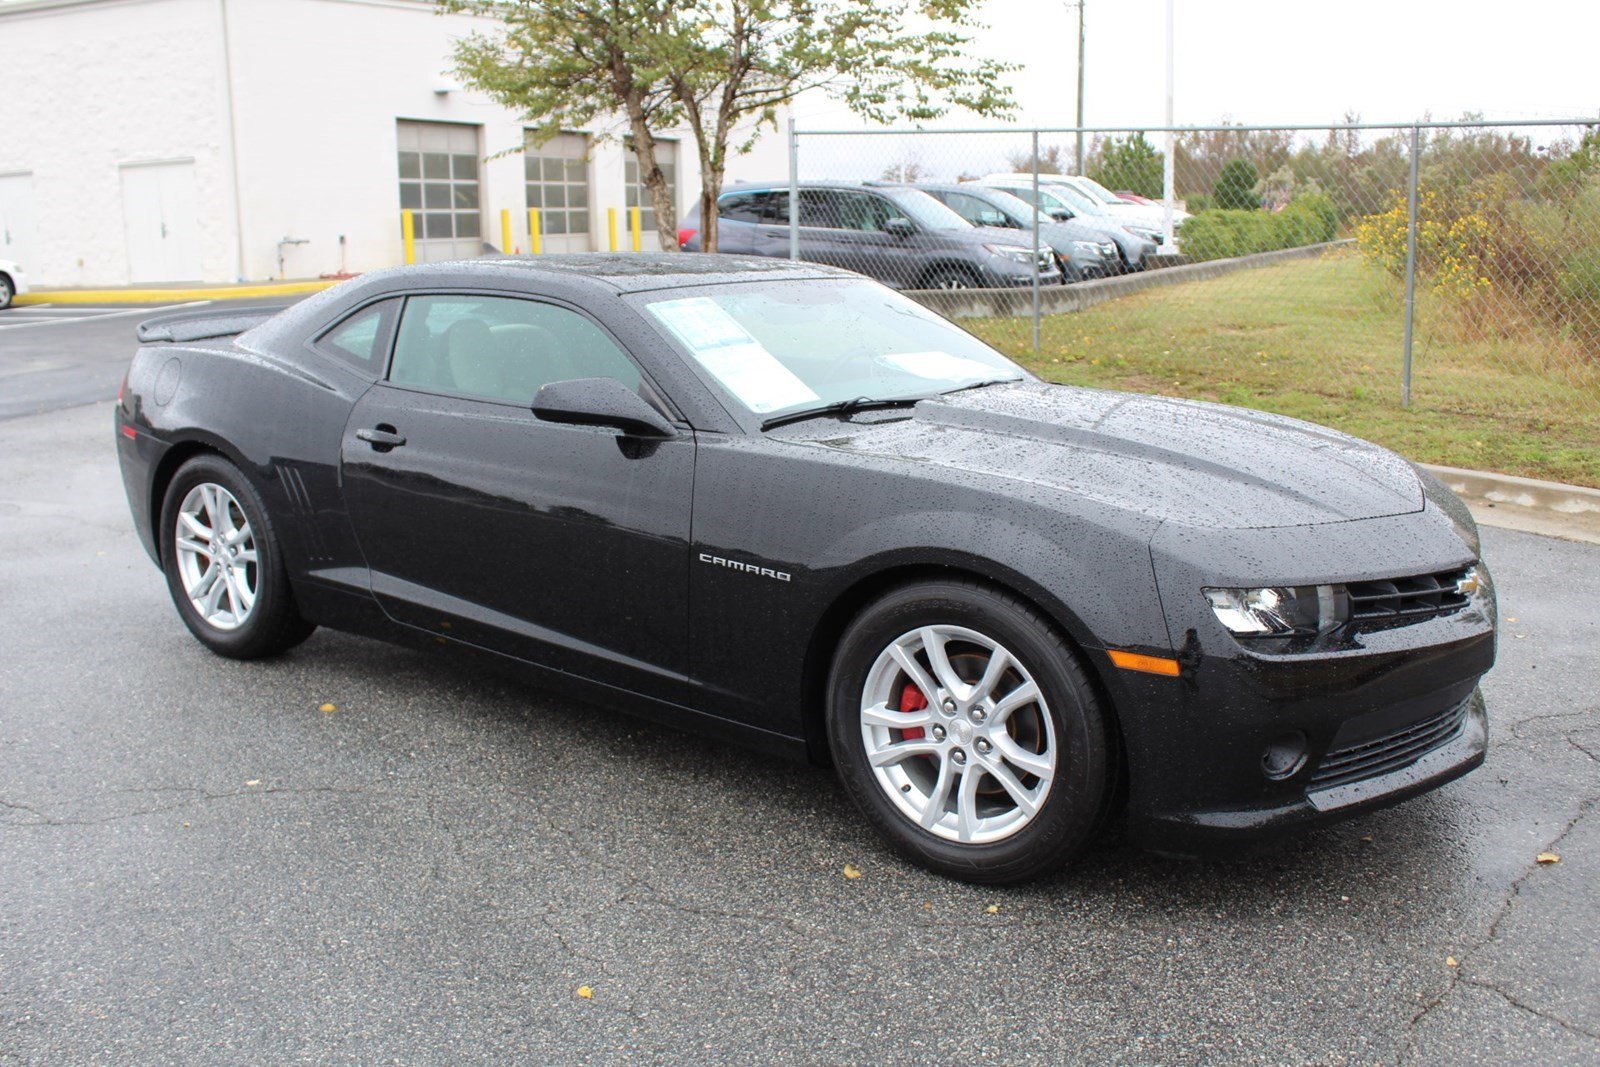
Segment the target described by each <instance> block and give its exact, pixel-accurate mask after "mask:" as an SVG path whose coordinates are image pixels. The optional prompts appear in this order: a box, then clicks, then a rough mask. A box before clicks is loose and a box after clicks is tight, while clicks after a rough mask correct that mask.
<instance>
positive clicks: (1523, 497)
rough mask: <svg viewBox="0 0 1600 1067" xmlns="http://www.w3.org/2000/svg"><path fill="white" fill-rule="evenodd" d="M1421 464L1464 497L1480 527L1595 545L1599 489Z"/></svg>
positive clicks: (1597, 541)
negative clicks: (1494, 527)
mask: <svg viewBox="0 0 1600 1067" xmlns="http://www.w3.org/2000/svg"><path fill="white" fill-rule="evenodd" d="M1421 466H1422V467H1423V468H1424V469H1425V470H1427V471H1428V472H1429V473H1430V474H1432V475H1433V476H1434V477H1435V478H1438V479H1439V480H1440V481H1441V482H1443V483H1444V484H1445V485H1448V486H1449V487H1450V489H1451V491H1452V492H1454V493H1455V494H1456V495H1457V496H1459V497H1460V498H1461V499H1462V500H1464V501H1466V503H1467V506H1468V507H1469V508H1471V509H1472V514H1473V517H1474V518H1476V519H1477V520H1478V522H1479V523H1481V524H1482V525H1484V526H1498V527H1502V528H1504V529H1508V530H1522V531H1524V532H1526V533H1537V534H1543V535H1545V536H1547V537H1562V538H1566V539H1567V540H1569V541H1586V542H1588V543H1590V544H1596V545H1600V489H1590V488H1588V487H1587V486H1582V485H1566V484H1564V483H1562V482H1543V481H1539V480H1538V479H1537V478H1519V477H1517V476H1516V475H1514V474H1492V473H1490V472H1488V471H1472V470H1463V469H1462V468H1460V467H1440V466H1436V465H1434V464H1430V463H1424V464H1421Z"/></svg>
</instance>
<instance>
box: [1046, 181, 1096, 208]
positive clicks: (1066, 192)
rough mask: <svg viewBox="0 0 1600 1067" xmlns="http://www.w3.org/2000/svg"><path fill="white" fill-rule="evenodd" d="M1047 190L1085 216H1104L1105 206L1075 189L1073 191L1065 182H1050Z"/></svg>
mask: <svg viewBox="0 0 1600 1067" xmlns="http://www.w3.org/2000/svg"><path fill="white" fill-rule="evenodd" d="M1049 190H1050V195H1052V196H1055V197H1058V198H1059V199H1061V200H1064V201H1066V203H1067V204H1068V205H1069V206H1071V207H1073V208H1076V209H1077V210H1078V211H1082V212H1084V213H1085V214H1089V215H1104V214H1105V213H1106V206H1105V205H1104V204H1102V203H1100V201H1098V200H1095V199H1094V198H1092V197H1090V196H1088V195H1087V194H1085V193H1081V192H1079V191H1078V190H1077V189H1074V188H1073V187H1072V186H1070V185H1068V184H1066V183H1065V182H1051V183H1050V184H1049Z"/></svg>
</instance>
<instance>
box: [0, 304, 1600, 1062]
mask: <svg viewBox="0 0 1600 1067" xmlns="http://www.w3.org/2000/svg"><path fill="white" fill-rule="evenodd" d="M128 324H129V320H123V322H122V326H121V327H119V328H126V326H127V325H128ZM97 325H98V326H99V327H100V328H106V329H109V325H110V324H108V323H100V324H95V323H85V324H83V325H82V326H74V327H70V328H61V327H54V326H48V327H40V328H38V329H36V330H18V331H14V332H3V331H0V398H3V397H5V395H6V394H5V391H6V390H8V389H10V388H12V384H11V383H14V382H17V381H27V380H29V379H27V376H26V375H22V376H20V377H19V376H17V375H14V374H11V367H8V361H9V362H10V364H11V366H14V365H15V362H16V359H17V358H20V357H18V356H17V348H16V347H15V342H16V338H18V337H19V336H21V335H24V334H36V333H40V332H45V331H50V330H55V331H58V332H61V333H63V334H66V333H67V332H68V330H77V329H83V328H89V327H94V326H97ZM30 343H32V342H30ZM119 343H123V342H119ZM126 344H127V347H128V349H129V350H130V351H131V341H128V342H126ZM83 351H84V352H92V351H93V346H85V347H84V349H83ZM75 358H76V357H75ZM81 358H83V359H85V360H86V361H88V362H94V363H95V365H98V366H104V367H106V368H108V369H110V370H114V371H115V374H114V375H112V387H111V388H112V391H113V392H114V390H115V379H116V378H120V367H117V366H116V358H115V357H114V356H113V355H111V354H107V355H104V356H99V357H92V358H91V356H88V355H84V356H81ZM122 358H123V359H125V358H126V356H123V357H122ZM96 361H97V362H96ZM23 391H24V392H25V391H26V390H23ZM17 395H19V394H18V393H12V394H11V398H12V399H15V398H16V396H17ZM46 406H49V405H48V400H46ZM1484 554H1485V557H1486V559H1487V560H1488V561H1489V563H1490V566H1491V567H1492V568H1493V569H1494V571H1495V575H1496V580H1497V584H1498V587H1499V590H1500V596H1501V609H1502V615H1503V617H1504V623H1505V625H1504V632H1503V635H1502V643H1501V660H1500V663H1499V665H1498V666H1497V667H1496V668H1495V670H1494V672H1493V673H1492V674H1491V675H1490V676H1489V678H1488V679H1487V681H1486V683H1485V687H1484V688H1485V692H1486V694H1487V696H1488V699H1489V706H1490V713H1491V717H1492V727H1491V730H1492V736H1491V752H1490V756H1489V759H1488V762H1487V763H1486V764H1485V766H1484V767H1483V768H1481V769H1480V770H1478V771H1477V772H1475V773H1473V774H1471V775H1469V776H1468V777H1467V778H1465V779H1463V780H1461V781H1459V782H1456V783H1453V784H1451V785H1449V786H1447V787H1445V788H1444V789H1442V790H1440V791H1439V792H1437V793H1434V794H1430V795H1428V796H1425V797H1422V798H1419V799H1417V800H1414V801H1411V802H1409V803H1407V804H1404V805H1401V806H1400V807H1397V808H1394V809H1391V810H1388V811H1384V812H1381V813H1377V814H1375V815H1372V816H1368V817H1366V818H1362V819H1358V820H1355V821H1352V822H1348V823H1345V824H1342V825H1340V826H1338V827H1335V828H1332V829H1330V830H1326V831H1323V832H1320V833H1317V834H1314V835H1311V836H1308V837H1304V838H1300V839H1297V840H1295V841H1292V842H1291V843H1289V844H1288V845H1286V846H1284V847H1282V848H1280V849H1277V850H1275V851H1272V852H1268V853H1265V854H1262V855H1258V856H1254V857H1249V858H1239V859H1233V860H1228V861H1211V862H1198V861H1187V860H1178V859H1168V858H1162V857H1157V856H1152V855H1148V854H1145V853H1142V852H1138V851H1135V850H1132V849H1130V848H1126V847H1123V846H1119V845H1117V844H1116V843H1114V842H1108V843H1106V844H1104V845H1103V846H1101V847H1099V848H1098V849H1096V850H1095V851H1094V852H1093V853H1092V854H1091V855H1090V856H1089V857H1088V858H1087V859H1086V860H1085V861H1084V862H1083V863H1081V864H1080V865H1079V866H1078V867H1077V868H1075V869H1074V870H1072V871H1071V872H1069V873H1067V874H1065V875H1063V876H1061V877H1059V878H1056V879H1054V880H1051V881H1048V882H1043V883H1040V884H1036V885H1032V886H1028V887H1023V888H1015V889H980V888H975V887H971V886H966V885H961V884H958V883H954V882H949V881H945V880H942V879H939V878H937V877H934V876H932V875H928V874H925V873H923V872H921V871H919V870H917V869H914V868H912V867H909V866H907V865H906V864H904V863H902V862H900V861H899V860H897V859H895V858H893V857H892V856H891V855H889V854H888V853H887V852H886V851H885V850H884V849H883V848H882V847H881V846H880V845H879V844H878V842H877V841H876V840H875V839H874V838H873V836H872V835H871V834H870V833H869V832H868V831H867V829H866V828H865V826H864V825H863V823H862V820H861V819H859V818H858V817H857V815H856V813H855V811H854V810H853V809H852V808H851V806H850V804H849V802H848V800H847V799H846V798H845V796H844V794H843V793H842V792H841V790H840V789H839V788H838V787H837V786H836V785H835V784H834V782H833V780H832V778H831V776H830V775H829V774H828V773H827V772H825V771H822V770H818V769H815V768H810V767H805V766H797V765H793V764H788V763H783V762H780V761H776V760H773V759H770V758H766V757H763V756H758V755H752V754H749V753H746V752H743V751H741V750H739V749H735V748H732V747H730V746H725V745H720V744H716V743H710V742H706V741H703V740H699V739H696V738H693V737H690V736H687V735H681V734H678V733H675V732H673V731H670V730H667V729H663V728H659V727H655V726H651V725H646V724H643V723H640V722H636V721H634V720H631V719H628V718H626V717H624V716H621V715H618V714H616V713H613V712H610V711H607V710H604V709H601V708H596V707H592V706H588V705H583V704H577V703H573V702H570V701H565V700H558V699H555V698H552V697H549V696H546V695H544V694H542V693H540V692H538V691H536V690H532V689H528V688H524V687H522V686H519V685H517V684H514V683H510V682H506V681H502V680H500V679H498V678H494V677H485V676H483V675H481V674H480V673H478V672H477V670H476V669H475V668H473V667H470V666H467V665H465V664H461V663H458V662H456V661H454V660H453V659H451V658H450V654H449V653H448V652H446V651H441V652H440V653H438V654H436V655H430V654H422V653H416V652H411V651H406V650H401V649H397V648H390V647H387V646H384V645H381V644H378V643H376V642H372V641H367V640H363V639H358V638H353V637H347V636H344V635H341V634H336V633H331V632H327V631H321V632H319V633H318V634H316V635H315V636H314V637H313V638H312V639H311V640H310V641H308V642H307V643H306V644H305V645H303V646H302V647H301V648H299V649H298V650H296V651H295V652H294V653H292V654H291V655H289V656H287V657H284V658H282V659H279V660H274V661H267V662H261V663H235V662H231V661H227V660H223V659H219V658H217V657H214V656H212V655H210V654H209V653H207V652H206V651H205V650H204V649H202V648H201V647H200V646H199V645H198V644H197V643H196V642H195V641H194V640H193V639H192V638H190V637H189V635H188V633H187V632H186V631H185V630H184V629H183V627H182V626H181V624H180V623H179V621H178V618H177V616H176V614H175V612H174V610H173V608H172V605H171V603H170V602H169V600H168V599H167V593H166V589H165V586H164V584H163V582H162V580H161V576H160V574H159V572H158V571H157V570H156V569H155V567H154V566H153V565H152V564H151V563H150V562H149V560H148V558H147V557H146V556H145V555H144V553H143V551H142V549H141V548H140V547H139V545H138V543H137V540H136V538H135V536H134V534H133V531H132V528H131V525H130V523H129V519H128V515H127V508H126V505H125V502H124V500H123V497H122V487H121V483H120V479H119V477H118V475H117V471H116V465H115V460H114V455H113V450H112V432H111V413H110V408H109V405H108V404H106V403H103V402H102V403H97V404H93V405H89V406H79V407H72V408H66V409H61V410H54V411H50V412H47V413H44V414H34V415H26V416H22V417H17V418H10V419H5V420H0V605H3V608H4V610H3V611H0V1062H13V1061H14V1062H49V1063H69V1062H87V1061H108V1062H168V1061H171V1062H219V1061H224V1062H235V1061H242V1060H247V1059H248V1060H252V1061H265V1060H273V1061H315V1062H375V1061H389V1060H400V1061H405V1062H441V1061H446V1060H459V1059H463V1058H470V1059H472V1060H486V1059H491V1058H494V1059H502V1058H506V1059H517V1060H524V1061H533V1062H548V1063H581V1062H614V1061H616V1060H617V1059H618V1058H620V1057H621V1056H623V1055H626V1054H632V1055H635V1056H641V1057H644V1056H649V1057H652V1058H657V1059H665V1060H669V1061H678V1060H687V1059H689V1058H690V1057H694V1058H696V1059H698V1060H701V1061H704V1062H710V1063H750V1062H785V1063H930V1062H931V1063H945V1062H954V1061H957V1060H960V1061H963V1062H967V1061H992V1062H996V1063H1006V1064H1022V1063H1061V1062H1068V1061H1075V1062H1105V1061H1109V1062H1118V1063H1215V1062H1228V1063H1346V1062H1352V1063H1372V1062H1389V1063H1393V1062H1439V1061H1450V1062H1467V1063H1470V1062H1494V1063H1540V1064H1550V1063H1592V1062H1595V1060H1596V1059H1597V1057H1600V816H1597V815H1596V814H1595V812H1594V807H1595V804H1596V799H1597V797H1600V696H1597V695H1596V694H1597V693H1600V657H1597V656H1596V652H1597V650H1600V611H1597V610H1596V607H1595V606H1596V604H1600V548H1597V547H1594V546H1586V545H1578V544H1572V543H1568V542H1564V541H1558V540H1552V539H1547V538H1540V537H1535V536H1531V535H1527V534H1520V533H1512V532H1508V531H1499V530H1488V531H1486V532H1485V538H1484ZM324 704H332V705H333V706H334V710H332V711H323V710H320V709H321V707H322V706H323V705H324ZM1546 852H1550V853H1555V854H1559V856H1560V861H1559V862H1556V863H1549V864H1541V863H1539V862H1538V856H1539V855H1540V854H1541V853H1546ZM846 864H852V865H854V866H855V867H857V868H859V869H860V871H861V872H862V873H861V877H860V878H857V879H847V878H845V877H844V876H843V874H842V871H843V868H844V866H845V865H846ZM1452 960H1453V961H1454V965H1453V966H1452V965H1451V961H1452ZM585 986H586V987H588V988H589V991H590V992H591V993H592V996H591V997H589V998H584V997H581V996H579V995H578V990H579V988H580V987H585Z"/></svg>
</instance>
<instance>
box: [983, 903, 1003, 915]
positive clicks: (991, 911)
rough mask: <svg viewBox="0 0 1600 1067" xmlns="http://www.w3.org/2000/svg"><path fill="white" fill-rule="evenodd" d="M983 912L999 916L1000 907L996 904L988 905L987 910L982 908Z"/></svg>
mask: <svg viewBox="0 0 1600 1067" xmlns="http://www.w3.org/2000/svg"><path fill="white" fill-rule="evenodd" d="M983 910H984V911H986V912H988V913H989V914H990V915H999V914H1000V905H998V904H990V905H989V906H988V907H987V908H984V909H983Z"/></svg>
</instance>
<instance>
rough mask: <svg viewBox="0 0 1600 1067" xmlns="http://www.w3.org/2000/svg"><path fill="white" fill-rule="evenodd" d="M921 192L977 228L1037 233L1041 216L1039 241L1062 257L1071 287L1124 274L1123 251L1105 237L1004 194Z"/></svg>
mask: <svg viewBox="0 0 1600 1067" xmlns="http://www.w3.org/2000/svg"><path fill="white" fill-rule="evenodd" d="M916 188H918V189H921V190H922V191H923V192H925V193H927V194H928V195H929V196H931V197H933V198H934V199H935V200H937V201H939V203H941V204H943V205H944V206H945V207H947V208H949V209H950V210H951V211H954V212H955V213H956V214H957V215H960V216H961V217H962V218H964V219H966V220H967V221H968V222H970V223H972V225H974V226H995V227H999V228H1000V229H1010V230H1022V231H1023V232H1025V233H1031V232H1032V230H1033V226H1034V216H1035V215H1038V216H1039V220H1038V222H1039V240H1040V241H1041V242H1043V243H1044V244H1047V245H1049V246H1050V248H1051V249H1052V250H1053V251H1054V252H1055V254H1056V266H1057V267H1058V268H1060V270H1061V273H1062V276H1063V277H1065V278H1066V280H1067V281H1069V282H1077V281H1084V280H1085V279H1088V278H1104V277H1106V276H1107V275H1111V274H1115V273H1117V271H1118V270H1119V269H1120V268H1121V265H1122V264H1121V261H1120V260H1119V259H1118V257H1117V246H1116V245H1115V244H1114V243H1112V241H1111V240H1110V238H1108V237H1107V236H1106V235H1105V234H1104V233H1103V232H1100V231H1097V230H1095V229H1092V228H1090V227H1088V226H1084V225H1082V224H1081V223H1078V222H1057V221H1056V220H1054V219H1052V218H1050V217H1049V216H1048V215H1046V214H1044V212H1042V211H1039V210H1038V209H1036V208H1033V207H1030V206H1029V205H1028V204H1027V203H1025V202H1024V201H1022V200H1019V199H1017V198H1016V197H1014V196H1012V195H1011V194H1010V193H1008V192H1006V191H1005V190H1004V189H989V188H986V187H985V186H982V185H974V184H973V183H971V182H965V183H962V184H958V185H933V184H922V185H918V186H917V187H916Z"/></svg>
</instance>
